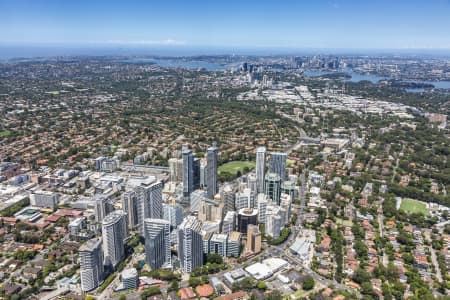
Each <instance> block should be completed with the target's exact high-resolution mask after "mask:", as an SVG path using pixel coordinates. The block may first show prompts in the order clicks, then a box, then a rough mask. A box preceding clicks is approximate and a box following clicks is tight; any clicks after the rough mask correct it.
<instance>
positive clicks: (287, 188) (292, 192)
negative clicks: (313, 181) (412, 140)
mask: <svg viewBox="0 0 450 300" xmlns="http://www.w3.org/2000/svg"><path fill="white" fill-rule="evenodd" d="M281 192H282V193H285V194H288V195H289V196H290V197H291V202H295V199H296V198H297V196H298V191H297V187H296V185H295V182H294V181H291V180H287V181H285V182H283V183H282V184H281Z"/></svg>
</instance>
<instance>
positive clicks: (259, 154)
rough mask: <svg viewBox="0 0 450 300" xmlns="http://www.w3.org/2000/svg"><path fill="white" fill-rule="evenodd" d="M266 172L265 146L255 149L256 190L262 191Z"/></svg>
mask: <svg viewBox="0 0 450 300" xmlns="http://www.w3.org/2000/svg"><path fill="white" fill-rule="evenodd" d="M265 174H266V148H265V147H259V148H258V149H257V150H256V191H257V192H258V193H264V176H265Z"/></svg>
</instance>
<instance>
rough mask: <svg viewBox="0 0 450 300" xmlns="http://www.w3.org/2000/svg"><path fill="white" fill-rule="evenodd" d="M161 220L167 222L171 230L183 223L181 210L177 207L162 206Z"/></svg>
mask: <svg viewBox="0 0 450 300" xmlns="http://www.w3.org/2000/svg"><path fill="white" fill-rule="evenodd" d="M163 211H164V213H163V219H164V220H167V221H169V223H170V226H171V227H172V228H176V227H177V226H178V225H180V224H181V222H183V209H182V208H181V206H179V205H169V204H163Z"/></svg>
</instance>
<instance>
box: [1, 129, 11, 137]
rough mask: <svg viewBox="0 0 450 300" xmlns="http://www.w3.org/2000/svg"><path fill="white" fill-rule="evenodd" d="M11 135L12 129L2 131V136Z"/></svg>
mask: <svg viewBox="0 0 450 300" xmlns="http://www.w3.org/2000/svg"><path fill="white" fill-rule="evenodd" d="M10 135H11V131H9V130H3V131H0V138H1V137H8V136H10Z"/></svg>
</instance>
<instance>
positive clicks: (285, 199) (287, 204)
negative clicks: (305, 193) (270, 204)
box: [280, 193, 292, 225]
mask: <svg viewBox="0 0 450 300" xmlns="http://www.w3.org/2000/svg"><path fill="white" fill-rule="evenodd" d="M291 206H292V201H291V197H290V196H289V195H288V194H284V193H281V196H280V207H281V209H282V211H283V224H284V225H285V224H287V223H289V220H290V219H291Z"/></svg>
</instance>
